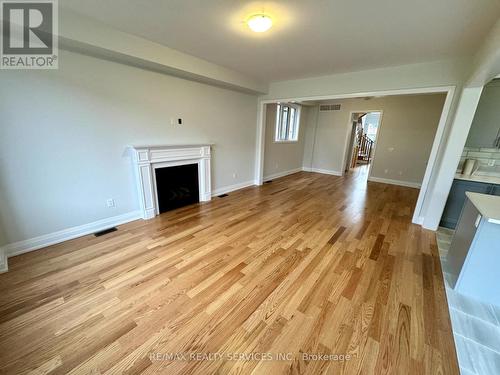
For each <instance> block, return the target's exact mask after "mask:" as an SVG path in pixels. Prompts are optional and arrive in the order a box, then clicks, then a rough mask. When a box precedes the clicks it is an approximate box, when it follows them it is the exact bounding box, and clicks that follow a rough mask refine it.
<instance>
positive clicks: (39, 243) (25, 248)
mask: <svg viewBox="0 0 500 375" xmlns="http://www.w3.org/2000/svg"><path fill="white" fill-rule="evenodd" d="M140 218H141V212H140V211H132V212H128V213H126V214H123V215H118V216H113V217H110V218H107V219H102V220H97V221H94V222H92V223H88V224H83V225H79V226H76V227H72V228H67V229H63V230H60V231H57V232H54V233H49V234H44V235H42V236H38V237H33V238H30V239H27V240H24V241H18V242H14V243H11V244H8V245H5V246H2V247H0V255H1V254H2V253H3V254H4V255H5V256H6V257H7V258H10V257H13V256H16V255H20V254H24V253H27V252H29V251H34V250H38V249H41V248H43V247H47V246H50V245H55V244H58V243H60V242H64V241H68V240H72V239H74V238H77V237H81V236H85V235H87V234H91V233H95V232H99V231H101V230H104V229H108V228H111V227H115V226H117V225H121V224H125V223H128V222H130V221H134V220H138V219H140Z"/></svg>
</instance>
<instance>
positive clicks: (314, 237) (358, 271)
mask: <svg viewBox="0 0 500 375" xmlns="http://www.w3.org/2000/svg"><path fill="white" fill-rule="evenodd" d="M365 179H366V176H365V174H364V173H363V172H362V169H360V170H358V171H357V172H355V173H353V174H352V175H350V176H348V177H345V178H341V177H335V176H328V175H321V174H315V173H305V172H301V173H297V174H294V175H291V176H287V177H285V178H281V179H278V180H275V181H273V182H272V183H270V184H265V185H264V186H262V187H252V188H247V189H244V190H240V191H238V192H234V193H231V194H229V196H227V197H225V198H215V199H214V200H213V201H212V202H210V203H207V204H203V205H194V206H190V207H187V208H183V209H179V210H176V211H173V212H169V213H167V214H163V215H161V216H159V217H157V218H155V219H153V220H151V221H142V220H141V221H136V222H133V223H129V224H126V225H122V226H121V227H120V228H119V230H118V231H117V232H114V233H111V234H108V235H105V236H103V237H98V238H96V237H93V236H86V237H82V238H79V239H77V240H73V241H70V242H66V243H63V244H59V245H55V246H51V247H50V248H46V249H43V250H40V251H35V252H32V253H28V254H24V255H21V256H18V257H15V258H11V259H9V267H10V271H9V272H8V273H6V274H2V275H0V285H1V294H0V371H1V372H2V373H7V374H22V373H29V372H30V371H32V373H39V374H40V373H44V374H47V373H50V374H68V373H69V374H91V373H93V374H94V373H109V374H125V373H126V374H135V373H144V374H155V373H163V374H176V373H185V374H191V373H196V374H210V373H220V374H225V373H242V374H247V373H252V372H253V373H255V374H279V373H307V374H320V373H330V374H385V373H390V374H458V367H457V360H456V354H455V348H454V344H453V338H452V333H451V327H450V319H449V314H448V307H447V303H446V296H445V291H444V284H443V279H442V275H441V270H440V262H439V256H438V252H437V247H436V242H435V235H434V233H433V232H430V231H426V230H423V229H421V228H420V227H419V226H416V225H412V224H411V215H412V210H413V207H414V205H415V202H416V198H417V193H418V191H417V190H416V189H410V188H404V187H398V186H392V185H385V184H379V183H371V182H370V183H368V184H366V182H365ZM169 353H178V354H177V358H176V359H172V358H168V355H169ZM306 354H307V355H309V357H306ZM312 354H325V355H331V356H330V358H319V360H315V358H312V357H311V355H312ZM194 355H199V356H200V357H203V355H204V356H205V358H204V359H205V360H193V359H192V358H191V357H190V356H194ZM279 355H281V357H280V358H278V356H279ZM335 355H337V357H335ZM342 355H344V356H346V355H347V356H350V358H344V360H340V359H342ZM184 356H187V358H184ZM210 356H211V357H210ZM219 356H221V357H222V358H220V357H219ZM238 356H241V358H240V357H238ZM244 356H246V359H247V360H245V357H244ZM209 357H210V358H209ZM271 357H272V358H271ZM237 359H240V360H237ZM259 359H260V360H259ZM269 359H273V360H269ZM316 359H317V358H316ZM335 359H337V360H335Z"/></svg>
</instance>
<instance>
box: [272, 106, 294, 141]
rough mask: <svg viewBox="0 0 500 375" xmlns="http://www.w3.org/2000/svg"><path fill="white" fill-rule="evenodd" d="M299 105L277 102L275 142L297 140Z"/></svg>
mask: <svg viewBox="0 0 500 375" xmlns="http://www.w3.org/2000/svg"><path fill="white" fill-rule="evenodd" d="M299 118H300V107H299V106H296V105H293V104H278V105H277V107H276V136H275V138H274V140H275V141H276V142H297V140H298V139H299Z"/></svg>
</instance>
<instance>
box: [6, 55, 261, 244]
mask: <svg viewBox="0 0 500 375" xmlns="http://www.w3.org/2000/svg"><path fill="white" fill-rule="evenodd" d="M59 64H60V65H59V70H53V71H43V70H38V71H37V70H31V71H27V70H26V71H13V70H11V71H6V70H3V71H0V82H2V83H1V85H0V124H1V125H0V226H1V227H3V232H4V233H5V236H6V238H5V241H4V242H8V243H12V242H15V241H20V240H26V239H30V238H33V237H35V236H40V235H45V234H50V233H53V232H56V231H59V230H63V229H67V228H71V227H75V226H79V225H83V224H88V223H93V222H95V221H98V220H102V219H107V218H111V217H114V216H118V215H124V214H127V213H130V212H134V211H135V210H137V209H138V208H139V205H138V199H137V191H136V185H135V180H134V175H133V169H132V165H131V160H130V157H129V156H128V154H127V153H126V152H125V151H126V146H127V145H132V144H133V145H141V144H143V145H145V144H158V145H159V144H193V143H213V144H214V146H213V157H212V161H213V163H212V189H214V190H215V189H222V188H227V187H230V186H233V185H236V186H241V185H242V184H247V183H248V184H252V183H253V181H254V171H255V162H254V160H255V138H256V107H257V97H256V96H255V95H248V94H243V93H239V92H235V91H229V90H227V89H222V88H217V87H213V86H208V85H205V84H201V83H197V82H192V81H188V80H183V79H180V78H175V77H171V76H167V75H164V74H158V73H154V72H151V71H146V70H142V69H138V68H134V67H130V66H127V65H123V64H117V63H114V62H110V61H105V60H100V59H96V58H92V57H88V56H83V55H80V54H75V53H70V52H65V51H61V54H60V62H59ZM179 117H180V118H182V119H183V121H184V122H183V125H180V126H179V125H171V124H170V119H171V118H174V119H176V118H179ZM108 198H113V199H114V200H115V202H116V207H114V208H108V207H106V200H107V199H108ZM0 232H1V231H0ZM0 236H1V233H0ZM0 241H1V238H0Z"/></svg>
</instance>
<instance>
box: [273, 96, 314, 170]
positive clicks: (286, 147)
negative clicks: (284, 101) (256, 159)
mask: <svg viewBox="0 0 500 375" xmlns="http://www.w3.org/2000/svg"><path fill="white" fill-rule="evenodd" d="M266 107H267V108H266V135H265V138H266V139H265V150H264V179H266V178H270V177H276V176H279V175H280V174H286V173H287V172H290V171H295V170H298V169H302V159H303V155H304V143H305V138H306V132H307V130H306V129H307V122H308V114H309V109H308V108H307V107H304V106H303V107H302V108H301V111H300V122H299V139H298V141H297V142H275V141H274V136H275V131H276V104H268V105H267V106H266Z"/></svg>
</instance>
